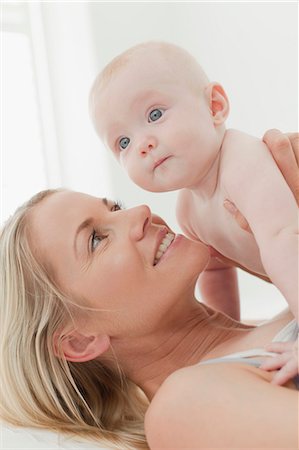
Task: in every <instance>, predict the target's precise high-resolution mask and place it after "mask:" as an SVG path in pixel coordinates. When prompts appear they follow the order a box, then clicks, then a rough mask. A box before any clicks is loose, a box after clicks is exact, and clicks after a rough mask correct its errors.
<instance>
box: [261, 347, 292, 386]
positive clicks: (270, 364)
mask: <svg viewBox="0 0 299 450" xmlns="http://www.w3.org/2000/svg"><path fill="white" fill-rule="evenodd" d="M266 350H267V351H268V352H275V353H277V355H276V356H273V357H270V358H266V359H265V360H264V361H263V363H262V364H261V366H260V369H263V370H268V371H271V370H277V369H280V370H279V371H278V372H277V373H276V374H275V375H274V377H273V379H272V383H273V384H278V385H283V384H285V383H286V382H287V381H289V380H292V378H294V377H296V376H297V375H298V373H299V367H298V339H297V341H293V342H272V343H271V344H269V345H267V346H266Z"/></svg>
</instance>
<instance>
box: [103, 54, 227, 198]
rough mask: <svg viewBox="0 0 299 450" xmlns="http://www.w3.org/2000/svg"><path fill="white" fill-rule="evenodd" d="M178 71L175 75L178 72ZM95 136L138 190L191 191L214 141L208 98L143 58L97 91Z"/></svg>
mask: <svg viewBox="0 0 299 450" xmlns="http://www.w3.org/2000/svg"><path fill="white" fill-rule="evenodd" d="M178 72H179V73H178ZM96 103H97V108H96V122H97V130H98V133H99V135H100V137H101V139H102V140H103V142H104V143H105V145H106V146H107V147H108V148H109V149H111V151H112V152H113V154H114V155H115V157H116V158H117V160H118V161H119V162H120V164H121V165H122V166H123V168H124V169H125V170H126V172H127V173H128V175H129V177H130V178H131V179H132V180H133V181H134V182H135V183H136V184H137V185H138V186H140V187H141V188H143V189H145V190H148V191H152V192H163V191H171V190H176V189H181V188H183V187H195V186H196V185H198V183H199V182H200V180H201V179H202V177H203V176H204V175H205V174H206V172H207V170H208V168H209V167H210V163H211V158H212V159H214V157H215V151H218V146H219V143H218V141H217V135H216V132H215V127H214V123H213V120H212V115H211V112H210V110H209V105H208V100H207V99H206V98H205V96H204V93H202V94H195V92H194V89H191V87H189V86H188V85H187V84H186V82H184V68H181V69H179V70H176V72H175V73H174V71H171V70H170V69H169V67H168V66H167V65H166V63H165V61H163V59H162V58H161V57H160V58H159V57H155V58H154V57H152V58H151V57H150V56H149V55H147V56H146V58H145V57H144V58H143V59H142V57H139V58H138V61H131V62H130V63H129V64H128V65H126V66H124V67H122V68H120V69H119V70H118V72H117V73H115V74H114V75H113V77H112V79H111V80H110V81H109V82H108V85H106V86H105V87H104V88H102V89H101V91H100V92H99V93H98V97H97V101H96Z"/></svg>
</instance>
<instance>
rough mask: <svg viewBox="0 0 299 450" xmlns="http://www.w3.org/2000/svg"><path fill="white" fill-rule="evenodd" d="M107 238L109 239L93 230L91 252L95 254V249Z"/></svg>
mask: <svg viewBox="0 0 299 450" xmlns="http://www.w3.org/2000/svg"><path fill="white" fill-rule="evenodd" d="M106 238H107V236H106V235H103V234H100V233H98V232H97V231H96V230H93V232H92V235H91V239H90V249H91V252H92V253H93V252H94V251H95V249H96V248H97V246H98V245H99V244H100V243H101V242H102V241H103V240H104V239H106Z"/></svg>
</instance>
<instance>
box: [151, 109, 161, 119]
mask: <svg viewBox="0 0 299 450" xmlns="http://www.w3.org/2000/svg"><path fill="white" fill-rule="evenodd" d="M162 114H163V111H162V110H161V109H153V110H152V111H151V112H150V114H149V118H148V121H149V122H155V121H156V120H158V119H160V117H161V116H162Z"/></svg>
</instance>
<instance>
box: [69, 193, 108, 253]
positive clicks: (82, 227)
mask: <svg viewBox="0 0 299 450" xmlns="http://www.w3.org/2000/svg"><path fill="white" fill-rule="evenodd" d="M99 201H100V203H101V204H104V205H105V206H106V207H107V206H108V200H107V198H106V197H104V198H101V199H99ZM93 220H94V219H93V218H92V217H89V218H88V219H85V220H84V221H83V222H82V223H80V225H79V226H78V228H77V230H76V232H75V237H74V244H73V248H74V252H75V255H76V258H77V259H78V256H79V255H78V247H77V244H78V237H79V234H80V233H81V232H82V231H84V230H85V229H86V228H89V227H90V226H91V224H92V223H93Z"/></svg>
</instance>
